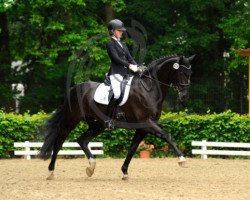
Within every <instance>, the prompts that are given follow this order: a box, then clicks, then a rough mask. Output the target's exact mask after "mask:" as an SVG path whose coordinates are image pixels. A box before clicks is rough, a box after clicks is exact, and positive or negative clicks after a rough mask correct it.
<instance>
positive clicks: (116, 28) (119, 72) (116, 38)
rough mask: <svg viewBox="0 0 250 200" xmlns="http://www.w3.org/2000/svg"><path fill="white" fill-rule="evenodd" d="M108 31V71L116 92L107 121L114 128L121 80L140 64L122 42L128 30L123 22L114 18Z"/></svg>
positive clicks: (135, 70)
mask: <svg viewBox="0 0 250 200" xmlns="http://www.w3.org/2000/svg"><path fill="white" fill-rule="evenodd" d="M108 31H109V35H110V36H111V40H110V41H109V42H108V43H107V45H106V48H107V52H108V55H109V57H110V60H111V66H110V69H109V72H108V76H109V77H110V82H111V87H112V89H113V92H114V97H113V98H111V100H110V102H109V105H108V109H107V115H108V117H109V120H107V121H105V125H106V126H107V127H108V128H114V121H113V120H112V115H113V112H114V110H115V108H116V107H117V105H118V103H119V102H118V99H119V97H120V95H121V82H122V80H123V77H124V76H125V75H127V74H128V71H129V70H128V69H130V70H132V71H134V72H137V71H138V66H137V63H136V62H135V60H134V59H133V57H132V56H131V54H130V53H129V50H128V47H127V46H126V44H125V43H123V42H121V41H120V39H121V37H122V34H123V32H125V31H126V29H125V28H124V25H123V22H122V21H121V20H119V19H113V20H111V21H110V22H109V23H108Z"/></svg>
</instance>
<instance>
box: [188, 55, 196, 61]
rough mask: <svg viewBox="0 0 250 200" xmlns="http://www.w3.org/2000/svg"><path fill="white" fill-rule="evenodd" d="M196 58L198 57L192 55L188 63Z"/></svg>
mask: <svg viewBox="0 0 250 200" xmlns="http://www.w3.org/2000/svg"><path fill="white" fill-rule="evenodd" d="M195 56H196V55H195V54H194V55H192V56H190V57H189V58H188V61H189V62H190V61H192V60H193V59H194V57H195Z"/></svg>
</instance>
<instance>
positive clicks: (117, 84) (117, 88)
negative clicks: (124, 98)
mask: <svg viewBox="0 0 250 200" xmlns="http://www.w3.org/2000/svg"><path fill="white" fill-rule="evenodd" d="M122 80H123V77H122V76H121V75H120V74H112V75H110V82H111V87H112V89H113V92H114V98H115V99H119V97H120V95H121V83H122Z"/></svg>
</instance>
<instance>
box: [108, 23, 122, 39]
mask: <svg viewBox="0 0 250 200" xmlns="http://www.w3.org/2000/svg"><path fill="white" fill-rule="evenodd" d="M108 31H109V35H114V36H115V37H117V38H121V37H122V34H123V32H124V31H126V29H125V27H124V24H123V22H122V21H121V20H119V19H113V20H111V21H110V22H109V23H108Z"/></svg>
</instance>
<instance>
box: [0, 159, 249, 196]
mask: <svg viewBox="0 0 250 200" xmlns="http://www.w3.org/2000/svg"><path fill="white" fill-rule="evenodd" d="M122 163H123V160H122V159H97V168H96V171H95V174H94V175H93V177H91V178H87V176H86V174H85V167H86V166H88V162H87V160H86V159H84V158H83V159H58V160H57V164H56V170H55V180H51V181H48V180H46V177H47V175H48V171H47V167H48V164H49V161H42V160H38V159H32V160H30V161H28V160H24V159H12V160H0V200H19V199H20V200H29V199H32V200H40V199H41V200H48V199H49V200H52V199H53V200H55V199H56V200H57V199H60V200H78V199H81V200H99V199H100V200H113V199H115V200H117V199H124V200H126V199H128V200H141V199H150V200H165V199H166V200H168V199H171V200H178V199H185V200H189V199H195V200H203V199H206V200H221V199H225V200H231V199H232V200H241V199H242V200H249V199H250V159H248V160H223V159H212V158H209V159H208V160H201V159H188V168H180V167H179V166H178V165H177V159H174V158H164V159H133V160H132V162H131V165H130V170H129V172H130V174H129V175H130V179H129V180H127V181H123V180H121V178H122V173H121V171H120V168H121V166H122Z"/></svg>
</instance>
